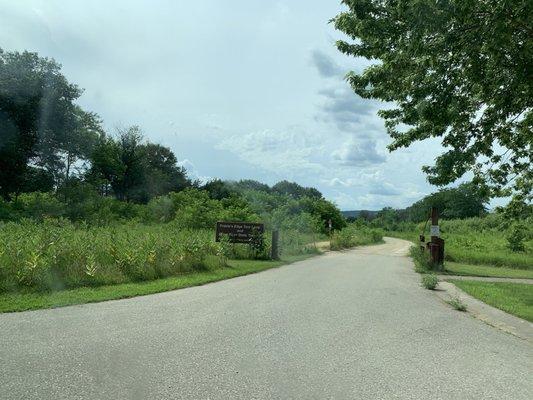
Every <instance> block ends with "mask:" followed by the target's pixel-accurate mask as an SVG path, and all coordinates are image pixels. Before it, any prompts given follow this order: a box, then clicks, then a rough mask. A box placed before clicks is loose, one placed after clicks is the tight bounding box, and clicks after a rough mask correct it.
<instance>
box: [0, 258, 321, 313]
mask: <svg viewBox="0 0 533 400" xmlns="http://www.w3.org/2000/svg"><path fill="white" fill-rule="evenodd" d="M313 255H314V254H302V255H297V256H287V257H284V258H283V259H282V260H280V261H263V260H230V261H229V262H228V263H229V267H226V268H219V269H216V270H213V271H206V272H195V273H190V274H184V275H180V276H175V277H169V278H163V279H157V280H153V281H148V282H140V283H124V284H118V285H109V286H99V287H94V288H89V287H82V288H76V289H71V290H62V291H57V292H48V293H16V294H2V295H0V312H14V311H25V310H37V309H42V308H55V307H64V306H69V305H74V304H85V303H96V302H100V301H105V300H116V299H124V298H128V297H135V296H143V295H147V294H153V293H159V292H165V291H169V290H175V289H182V288H186V287H191V286H199V285H203V284H206V283H209V282H216V281H220V280H223V279H230V278H234V277H237V276H242V275H248V274H252V273H255V272H260V271H264V270H267V269H270V268H276V267H279V266H281V265H284V264H288V263H292V262H296V261H300V260H304V259H306V258H309V257H312V256H313Z"/></svg>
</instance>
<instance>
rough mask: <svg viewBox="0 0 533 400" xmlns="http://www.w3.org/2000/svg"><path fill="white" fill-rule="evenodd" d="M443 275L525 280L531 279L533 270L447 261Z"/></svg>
mask: <svg viewBox="0 0 533 400" xmlns="http://www.w3.org/2000/svg"><path fill="white" fill-rule="evenodd" d="M444 268H445V270H444V273H446V274H450V275H463V276H486V277H496V278H525V279H533V270H525V269H515V268H505V267H490V266H487V265H469V264H460V263H455V262H451V261H447V262H446V263H445V265H444Z"/></svg>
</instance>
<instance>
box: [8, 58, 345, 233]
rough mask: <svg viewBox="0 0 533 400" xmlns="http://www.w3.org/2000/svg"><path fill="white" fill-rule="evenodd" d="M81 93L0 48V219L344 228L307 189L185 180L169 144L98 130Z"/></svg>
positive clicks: (44, 63) (49, 69)
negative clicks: (259, 222) (240, 222)
mask: <svg viewBox="0 0 533 400" xmlns="http://www.w3.org/2000/svg"><path fill="white" fill-rule="evenodd" d="M82 93H83V90H82V89H81V88H79V87H78V86H77V85H75V84H72V83H70V82H68V81H67V79H66V78H65V77H64V76H63V74H62V73H61V65H60V64H58V63H57V62H56V61H55V60H53V59H49V58H43V57H39V56H38V54H36V53H31V52H27V51H25V52H22V53H20V52H6V51H3V50H1V49H0V197H1V199H3V201H0V220H18V219H20V218H27V217H29V218H36V219H43V218H46V217H66V218H69V219H71V220H75V221H78V220H83V221H89V222H97V223H107V222H109V221H111V220H120V219H139V220H143V221H152V222H153V221H158V222H160V221H164V222H168V221H170V220H173V219H175V218H176V212H178V211H179V213H180V222H179V223H180V224H181V225H183V226H186V227H190V228H195V227H210V226H211V225H212V224H213V223H214V221H216V220H217V219H220V218H233V219H245V220H254V219H263V220H268V221H270V222H271V223H272V224H274V225H276V226H280V225H282V224H283V220H284V219H286V220H287V221H292V222H291V223H292V224H293V225H298V224H302V223H303V224H305V225H306V226H307V227H309V226H313V229H314V230H318V231H325V230H326V228H325V226H326V224H327V221H329V220H332V223H333V226H334V228H337V229H339V228H341V227H342V226H344V224H345V222H344V219H343V218H342V216H341V214H340V211H339V210H338V208H337V207H336V206H335V205H334V204H332V203H331V202H328V201H327V200H325V199H324V198H323V196H322V194H321V193H320V192H319V191H318V190H317V189H315V188H311V187H303V186H301V185H299V184H297V183H294V182H288V181H281V182H278V183H277V184H275V185H273V186H268V185H266V184H263V183H261V182H257V181H254V180H241V181H239V182H225V181H222V180H219V179H214V180H211V181H209V182H207V183H201V182H199V181H197V180H193V179H191V178H190V177H188V176H187V171H186V170H185V169H184V168H183V167H182V166H180V165H179V163H178V160H177V157H176V155H175V154H174V153H173V152H172V150H171V149H170V148H168V147H165V146H163V145H161V144H157V143H152V142H150V141H146V140H144V138H143V134H142V131H141V129H140V128H139V127H138V126H131V127H127V128H120V129H118V130H117V133H116V134H114V135H110V134H108V133H107V132H106V131H105V130H104V128H103V122H102V119H101V118H100V117H99V116H98V115H97V114H95V113H92V112H88V111H85V110H83V109H82V108H81V107H80V106H79V105H77V104H76V100H77V99H79V97H80V96H81V94H82ZM315 228H316V229H315ZM306 229H307V228H306Z"/></svg>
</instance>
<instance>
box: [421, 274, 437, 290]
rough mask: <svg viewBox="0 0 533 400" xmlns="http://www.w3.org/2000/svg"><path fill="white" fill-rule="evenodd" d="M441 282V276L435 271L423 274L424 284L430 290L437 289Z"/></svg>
mask: <svg viewBox="0 0 533 400" xmlns="http://www.w3.org/2000/svg"><path fill="white" fill-rule="evenodd" d="M438 283H439V278H438V277H437V275H435V274H433V273H425V274H422V286H424V287H425V288H426V289H428V290H435V288H436V287H437V285H438Z"/></svg>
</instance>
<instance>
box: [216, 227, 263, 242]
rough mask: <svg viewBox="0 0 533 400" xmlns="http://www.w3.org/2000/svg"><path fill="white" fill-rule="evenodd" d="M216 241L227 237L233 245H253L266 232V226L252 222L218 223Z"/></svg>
mask: <svg viewBox="0 0 533 400" xmlns="http://www.w3.org/2000/svg"><path fill="white" fill-rule="evenodd" d="M216 232H217V233H216V241H217V242H220V238H221V236H222V235H227V236H228V238H229V241H230V242H231V243H252V241H253V239H254V238H257V236H258V235H262V234H263V233H264V232H265V225H263V224H257V223H252V222H217V231H216Z"/></svg>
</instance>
